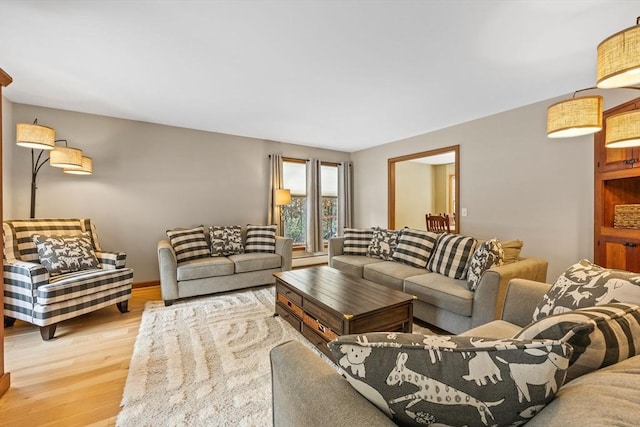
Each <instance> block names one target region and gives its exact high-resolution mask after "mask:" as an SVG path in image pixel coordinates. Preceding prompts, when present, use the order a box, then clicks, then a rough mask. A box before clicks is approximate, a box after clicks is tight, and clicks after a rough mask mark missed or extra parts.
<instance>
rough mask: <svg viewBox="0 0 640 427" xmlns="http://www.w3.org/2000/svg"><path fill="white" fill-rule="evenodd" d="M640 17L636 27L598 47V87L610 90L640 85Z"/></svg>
mask: <svg viewBox="0 0 640 427" xmlns="http://www.w3.org/2000/svg"><path fill="white" fill-rule="evenodd" d="M639 24H640V17H639V18H638V19H637V20H636V25H635V26H633V27H629V28H627V29H626V30H622V31H620V32H618V33H616V34H614V35H612V36H611V37H609V38H607V39H605V40H604V41H603V42H602V43H600V44H599V45H598V62H597V67H598V68H597V75H596V82H597V83H596V86H598V87H599V88H602V89H610V88H616V87H624V86H635V85H638V84H640V25H639Z"/></svg>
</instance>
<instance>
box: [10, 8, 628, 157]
mask: <svg viewBox="0 0 640 427" xmlns="http://www.w3.org/2000/svg"><path fill="white" fill-rule="evenodd" d="M638 6H639V2H638V0H633V1H613V0H600V1H590V0H581V1H577V0H548V1H547V0H537V1H525V0H492V1H488V0H487V1H482V0H475V1H474V0H425V1H418V0H414V1H403V0H387V1H384V0H378V1H364V0H362V1H357V0H351V1H347V0H343V1H338V0H334V1H330V0H326V1H303V0H299V1H295V0H290V1H286V0H281V1H273V0H263V1H258V0H256V1H248V0H245V1H241V0H236V1H232V0H228V1H204V0H201V1H189V0H183V1H178V0H173V1H171V0H164V1H141V0H128V1H107V0H104V1H99V0H86V1H80V0H78V1H60V0H50V1H45V0H41V1H26V0H0V67H2V68H3V69H4V70H5V71H6V72H7V73H9V74H10V75H11V76H12V77H13V79H14V83H13V84H11V85H10V86H9V87H8V88H6V89H5V92H4V94H5V95H6V97H7V98H8V99H9V100H11V101H13V102H17V103H25V104H33V105H40V106H46V107H54V108H60V109H65V110H73V111H81V112H88V113H95V114H101V115H106V116H113V117H121V118H128V119H134V120H141V121H147V122H152V123H161V124H167V125H173V126H181V127H186V128H193V129H201V130H207V131H213V132H221V133H228V134H233V135H241V136H249V137H255V138H261V139H268V140H276V141H283V142H290V143H296V144H303V145H311V146H317V147H325V148H331V149H337V150H343V151H348V152H352V151H357V150H360V149H364V148H368V147H372V146H376V145H380V144H384V143H387V142H391V141H395V140H399V139H402V138H406V137H410V136H414V135H419V134H422V133H426V132H430V131H433V130H436V129H441V128H444V127H447V126H452V125H455V124H458V123H462V122H466V121H469V120H473V119H476V118H480V117H484V116H487V115H491V114H494V113H498V112H501V111H505V110H509V109H512V108H516V107H519V106H522V105H526V104H530V103H534V102H537V101H541V100H545V99H549V98H552V97H556V96H559V95H563V94H567V93H570V92H573V91H575V90H577V89H582V88H586V87H590V86H593V85H594V82H595V56H596V46H597V45H598V43H600V42H601V41H602V40H603V39H605V38H606V37H608V36H609V35H611V34H613V33H615V32H617V31H620V30H622V29H624V28H627V27H630V26H632V25H634V24H635V21H636V16H637V15H638V14H640V8H639V7H638ZM43 124H46V123H43ZM49 125H51V126H54V127H55V123H49Z"/></svg>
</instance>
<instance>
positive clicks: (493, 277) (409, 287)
mask: <svg viewBox="0 0 640 427" xmlns="http://www.w3.org/2000/svg"><path fill="white" fill-rule="evenodd" d="M514 243H515V244H516V247H517V249H512V250H511V252H512V253H511V255H510V257H511V259H510V260H507V262H506V263H505V264H503V265H501V266H497V267H492V268H489V269H488V270H486V271H485V272H484V273H483V274H482V276H481V277H480V280H479V283H478V285H477V288H476V289H475V290H473V291H472V290H470V289H469V286H468V282H467V280H466V279H454V278H451V277H448V276H445V275H442V274H439V273H434V272H431V271H428V270H427V269H425V268H418V267H415V266H412V265H407V264H405V263H402V262H398V261H394V260H391V261H385V260H383V259H381V258H378V257H373V256H367V255H345V251H344V245H345V237H344V236H342V237H335V238H332V239H331V240H330V241H329V266H331V267H333V268H337V269H339V270H342V271H344V272H347V273H349V274H352V275H355V276H358V277H363V278H365V279H367V280H371V281H373V282H375V283H378V284H381V285H384V286H387V287H389V288H391V289H396V290H401V291H404V292H407V293H410V294H412V295H415V296H416V297H417V300H416V301H414V305H413V315H414V317H416V318H418V319H420V320H423V321H425V322H427V323H429V324H431V325H434V326H437V327H439V328H441V329H444V330H445V331H448V332H451V333H460V332H463V331H466V330H468V329H470V328H472V327H475V326H478V325H481V324H484V323H487V322H490V321H492V320H494V319H495V318H496V316H497V315H498V314H499V313H500V310H501V308H502V300H503V298H504V293H505V290H506V286H507V283H508V282H509V280H511V279H512V278H515V277H519V278H523V279H530V280H536V281H541V282H544V281H545V280H546V276H547V266H548V262H547V261H546V260H545V259H542V258H538V257H526V258H523V257H520V255H519V253H520V248H521V247H522V242H521V241H510V242H505V245H506V246H508V247H511V246H513V244H514ZM505 250H506V249H505Z"/></svg>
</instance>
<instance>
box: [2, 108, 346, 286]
mask: <svg viewBox="0 0 640 427" xmlns="http://www.w3.org/2000/svg"><path fill="white" fill-rule="evenodd" d="M12 110H13V111H12V112H13V117H12V120H11V119H9V120H6V121H5V122H4V123H5V126H6V127H7V130H8V135H5V136H6V141H7V143H5V144H4V155H5V159H6V160H7V161H10V165H9V166H8V167H6V166H7V165H6V163H5V168H4V169H3V172H4V179H5V180H6V181H5V182H11V185H10V187H5V192H4V200H5V206H4V218H5V219H11V218H28V216H29V197H30V182H31V177H30V164H31V157H30V156H31V153H30V150H29V149H26V148H22V147H18V146H16V145H15V123H18V122H27V123H31V122H33V119H34V118H36V117H37V118H38V123H40V124H43V125H48V126H51V127H53V128H54V129H55V130H56V138H58V139H67V140H68V143H69V145H70V146H74V147H77V148H81V149H82V150H83V151H84V153H85V155H88V156H90V157H93V164H94V174H93V175H91V176H84V177H83V176H73V175H68V174H63V173H62V172H61V171H60V170H59V169H56V168H53V167H50V166H49V165H48V164H47V165H45V166H44V167H43V168H42V169H41V171H40V173H39V175H38V194H37V206H36V217H41V218H46V217H71V218H93V219H94V220H95V222H96V225H97V230H98V234H99V236H100V242H101V245H102V247H103V248H104V249H107V250H124V251H126V252H127V265H128V266H130V267H133V268H134V269H135V275H134V282H146V281H152V280H157V279H158V277H159V276H158V263H157V256H156V244H157V241H158V240H159V239H160V238H163V237H164V232H165V230H166V229H167V228H174V227H181V226H193V225H199V224H205V225H207V224H219V225H233V224H247V223H253V224H264V223H265V222H266V217H267V199H268V176H269V159H268V155H269V154H271V153H279V154H282V155H284V156H288V157H296V158H310V157H316V158H319V159H321V160H326V161H331V162H341V161H344V160H348V159H349V158H350V156H349V154H348V153H342V152H337V151H331V150H321V149H316V148H312V147H306V146H300V145H293V144H285V143H278V142H273V141H264V140H259V139H252V138H244V137H236V136H230V135H224V134H218V133H211V132H203V131H197V130H190V129H184V128H176V127H170V126H162V125H155V124H150V123H143V122H136V121H130V120H122V119H115V118H110V117H104V116H97V115H91V114H83V113H76V112H69V111H63V110H56V109H49V108H42V107H34V106H29V105H23V104H13V108H12ZM9 111H11V109H10V110H9ZM5 118H7V117H5ZM59 144H60V143H59Z"/></svg>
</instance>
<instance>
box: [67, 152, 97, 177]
mask: <svg viewBox="0 0 640 427" xmlns="http://www.w3.org/2000/svg"><path fill="white" fill-rule="evenodd" d="M62 172H64V173H68V174H71V175H91V174H93V159H92V158H91V157H87V156H82V167H80V168H74V169H69V168H64V169H62Z"/></svg>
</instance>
